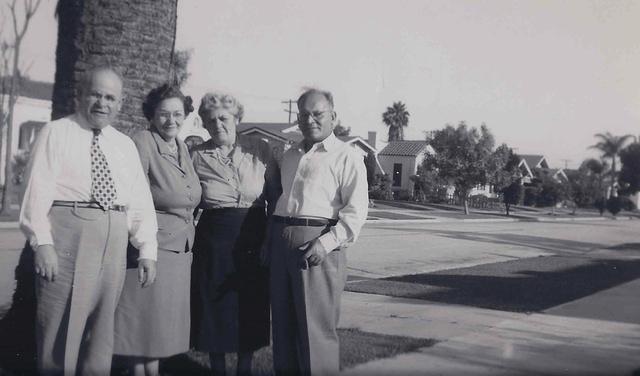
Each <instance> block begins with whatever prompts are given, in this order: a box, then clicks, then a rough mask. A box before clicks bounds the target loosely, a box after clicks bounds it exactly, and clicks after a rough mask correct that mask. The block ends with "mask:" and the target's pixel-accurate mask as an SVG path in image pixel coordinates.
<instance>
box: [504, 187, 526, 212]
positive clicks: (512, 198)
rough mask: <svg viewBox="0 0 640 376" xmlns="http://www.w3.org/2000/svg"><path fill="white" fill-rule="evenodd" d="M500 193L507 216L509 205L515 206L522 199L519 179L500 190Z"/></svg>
mask: <svg viewBox="0 0 640 376" xmlns="http://www.w3.org/2000/svg"><path fill="white" fill-rule="evenodd" d="M500 192H501V193H502V202H504V208H505V210H506V212H507V216H508V215H509V209H510V208H511V205H515V204H517V203H518V202H520V200H521V199H522V195H523V188H522V182H521V181H520V179H518V180H516V181H514V182H513V183H511V184H509V185H508V186H506V187H504V188H502V189H501V190H500Z"/></svg>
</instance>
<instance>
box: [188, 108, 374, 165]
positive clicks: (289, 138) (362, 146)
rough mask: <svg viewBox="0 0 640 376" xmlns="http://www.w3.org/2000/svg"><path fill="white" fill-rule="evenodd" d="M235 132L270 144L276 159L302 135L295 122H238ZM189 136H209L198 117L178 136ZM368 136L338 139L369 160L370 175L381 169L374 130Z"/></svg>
mask: <svg viewBox="0 0 640 376" xmlns="http://www.w3.org/2000/svg"><path fill="white" fill-rule="evenodd" d="M236 132H237V133H238V134H241V135H245V136H249V137H257V138H260V139H262V140H264V141H265V142H267V143H268V144H269V145H271V147H272V150H273V153H274V155H275V156H276V158H277V159H280V158H281V157H282V153H284V152H285V151H286V150H288V149H289V148H290V147H291V145H293V144H296V143H298V142H300V141H302V139H303V136H302V133H301V132H300V130H299V129H298V126H297V125H296V124H290V123H264V122H253V123H249V122H247V123H240V124H238V126H237V128H236ZM189 136H198V137H200V138H202V139H203V140H205V141H206V140H208V139H209V138H210V136H209V134H208V133H207V131H206V130H205V129H204V128H202V124H201V122H200V121H199V119H193V120H191V121H189V122H188V123H187V122H185V124H184V125H183V129H181V132H180V137H182V139H186V137H189ZM368 136H369V137H368V138H367V139H366V140H365V139H363V138H362V137H360V136H340V137H338V139H340V140H342V141H344V142H346V143H347V144H349V145H351V146H352V147H354V148H355V149H356V151H358V153H359V154H360V155H362V157H363V158H365V159H367V158H369V159H368V160H367V161H370V162H368V163H367V166H372V167H368V168H369V169H372V170H373V171H371V176H373V174H374V173H375V171H376V170H380V171H381V170H382V167H381V166H380V163H379V162H378V158H377V155H378V152H377V150H376V149H375V147H374V146H372V144H373V145H375V144H376V132H369V135H368Z"/></svg>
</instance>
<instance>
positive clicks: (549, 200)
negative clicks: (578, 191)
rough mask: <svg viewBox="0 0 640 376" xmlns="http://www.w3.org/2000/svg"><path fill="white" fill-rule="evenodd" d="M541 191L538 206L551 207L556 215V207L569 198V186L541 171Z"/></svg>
mask: <svg viewBox="0 0 640 376" xmlns="http://www.w3.org/2000/svg"><path fill="white" fill-rule="evenodd" d="M539 171H540V172H541V173H540V174H539V176H540V177H539V179H540V182H539V184H540V191H539V193H538V196H537V198H536V205H537V206H540V207H546V206H551V211H552V212H553V213H555V208H556V205H557V204H558V203H559V202H560V201H562V200H564V199H565V198H567V197H569V195H570V191H569V189H570V188H569V185H568V184H564V183H562V182H559V181H557V180H556V179H554V178H553V176H551V174H548V173H545V172H544V171H543V170H539Z"/></svg>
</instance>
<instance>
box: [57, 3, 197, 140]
mask: <svg viewBox="0 0 640 376" xmlns="http://www.w3.org/2000/svg"><path fill="white" fill-rule="evenodd" d="M56 15H57V17H58V46H57V49H56V74H55V83H54V87H53V114H52V117H53V118H54V119H58V118H61V117H63V116H66V115H69V114H71V113H73V112H74V111H75V102H74V98H75V95H76V91H77V84H78V82H79V80H80V79H81V77H82V74H83V73H84V72H86V71H88V70H89V69H91V68H92V67H95V66H99V65H108V66H111V67H113V68H114V69H115V70H116V71H118V73H120V74H121V75H122V78H123V81H124V82H123V84H124V89H123V91H124V98H125V100H124V102H123V105H122V110H121V112H120V114H119V117H118V120H117V121H116V124H114V126H115V127H116V128H118V129H120V130H121V131H123V132H125V133H129V134H132V133H134V132H135V131H137V130H139V129H144V128H146V127H147V124H148V122H147V120H146V119H145V118H144V116H143V114H142V110H141V107H142V102H143V101H144V98H145V96H146V95H147V93H148V92H149V90H151V89H152V88H154V87H157V86H159V85H160V84H162V83H164V82H167V81H171V80H172V79H173V78H174V76H176V75H175V74H174V72H177V71H176V69H175V68H174V71H173V72H172V70H171V65H172V57H174V56H180V55H179V54H174V51H175V48H174V47H175V32H176V17H177V0H137V1H128V0H110V1H104V0H59V1H58V5H57V9H56ZM174 67H175V66H174ZM177 76H181V74H177ZM181 77H182V78H184V77H185V76H184V75H182V76H181Z"/></svg>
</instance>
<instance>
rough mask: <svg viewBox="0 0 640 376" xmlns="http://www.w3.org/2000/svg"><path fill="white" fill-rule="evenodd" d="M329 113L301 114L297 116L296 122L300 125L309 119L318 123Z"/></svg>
mask: <svg viewBox="0 0 640 376" xmlns="http://www.w3.org/2000/svg"><path fill="white" fill-rule="evenodd" d="M329 112H331V111H315V112H310V113H302V114H298V122H300V123H303V122H304V123H306V122H307V121H309V118H311V119H313V120H314V121H315V122H316V123H319V122H320V121H321V120H322V119H324V117H325V116H324V115H325V114H326V113H329Z"/></svg>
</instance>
